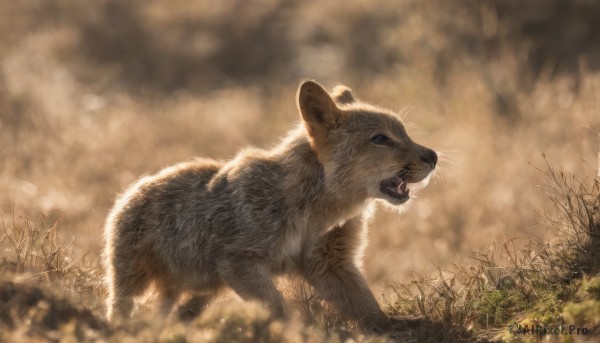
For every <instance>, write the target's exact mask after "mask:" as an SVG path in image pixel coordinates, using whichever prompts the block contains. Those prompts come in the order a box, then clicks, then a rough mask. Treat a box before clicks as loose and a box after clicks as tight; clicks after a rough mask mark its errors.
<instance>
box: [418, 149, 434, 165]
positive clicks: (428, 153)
mask: <svg viewBox="0 0 600 343" xmlns="http://www.w3.org/2000/svg"><path fill="white" fill-rule="evenodd" d="M419 157H420V158H421V161H423V162H425V163H427V164H429V165H430V166H431V169H433V168H435V165H436V164H437V160H438V158H437V154H436V153H435V151H433V150H431V149H427V150H425V152H423V153H421V155H420V156H419Z"/></svg>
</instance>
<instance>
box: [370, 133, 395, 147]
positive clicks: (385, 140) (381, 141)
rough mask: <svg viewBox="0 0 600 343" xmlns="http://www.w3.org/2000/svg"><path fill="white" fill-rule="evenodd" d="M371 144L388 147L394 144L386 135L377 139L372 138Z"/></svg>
mask: <svg viewBox="0 0 600 343" xmlns="http://www.w3.org/2000/svg"><path fill="white" fill-rule="evenodd" d="M371 142H373V143H375V144H377V145H388V144H390V143H391V142H392V140H391V139H389V138H388V137H387V136H385V135H381V134H379V135H376V136H375V137H373V138H371Z"/></svg>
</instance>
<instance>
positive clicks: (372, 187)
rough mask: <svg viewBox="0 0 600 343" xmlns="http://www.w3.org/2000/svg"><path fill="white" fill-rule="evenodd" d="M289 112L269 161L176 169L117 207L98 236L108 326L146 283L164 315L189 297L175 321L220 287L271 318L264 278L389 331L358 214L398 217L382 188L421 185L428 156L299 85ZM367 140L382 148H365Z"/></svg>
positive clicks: (241, 157) (350, 99) (338, 101)
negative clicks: (301, 286) (308, 291)
mask: <svg viewBox="0 0 600 343" xmlns="http://www.w3.org/2000/svg"><path fill="white" fill-rule="evenodd" d="M298 109H299V111H300V114H301V117H302V123H303V125H300V126H298V127H297V128H296V129H295V130H294V131H293V132H291V133H290V134H289V135H288V137H286V138H285V140H284V141H283V142H282V143H281V144H280V145H279V146H277V147H276V148H274V149H272V150H258V149H245V150H243V151H242V152H240V153H239V154H238V155H237V156H236V157H235V158H234V159H233V160H231V161H229V162H217V161H213V160H210V159H196V160H193V161H190V162H185V163H181V164H177V165H175V166H172V167H169V168H166V169H164V170H162V171H160V172H159V173H158V174H156V175H154V176H148V177H143V178H142V179H140V180H139V181H138V182H136V183H135V184H134V185H132V186H130V187H129V188H128V190H127V191H125V193H124V194H123V195H121V196H120V198H119V199H118V200H117V201H116V204H115V206H114V208H113V209H112V211H111V213H110V215H109V216H108V219H107V222H106V227H105V239H106V249H105V264H106V275H107V278H106V279H107V283H108V289H109V298H108V303H107V306H108V317H109V318H110V319H111V320H112V319H114V318H116V317H122V318H126V317H128V316H129V315H130V313H131V311H132V307H133V299H134V297H136V296H138V295H140V294H141V293H142V292H144V291H145V290H146V289H147V287H148V285H149V284H150V283H154V284H155V285H156V287H157V289H158V292H159V295H160V298H161V299H162V304H163V305H162V310H163V312H164V313H165V314H168V313H169V312H170V311H171V308H172V306H173V305H174V304H175V303H176V302H177V301H178V300H179V297H180V295H181V294H182V293H183V292H191V293H192V294H195V296H193V297H192V298H191V299H189V300H188V302H187V303H186V305H184V306H183V307H182V310H181V311H183V312H184V313H185V312H186V311H187V312H189V313H193V312H195V311H197V310H198V308H199V307H202V306H204V305H205V304H206V303H207V302H208V301H209V300H210V298H211V297H212V296H213V295H214V294H215V293H216V292H218V290H219V289H221V288H222V287H224V286H229V287H231V288H232V289H233V290H234V291H235V292H237V293H238V294H239V295H240V296H241V297H242V298H245V299H258V300H260V301H262V302H263V303H264V304H265V305H266V306H268V308H269V309H270V310H271V312H272V313H273V315H274V316H278V317H281V316H284V315H285V310H284V302H283V299H282V296H281V294H280V292H279V291H278V290H277V289H276V288H275V286H274V284H273V281H272V279H271V277H272V275H275V274H280V273H290V272H294V273H299V274H300V275H303V276H304V278H305V279H306V280H307V281H308V282H309V283H310V284H311V285H312V286H313V287H314V288H315V289H316V291H317V292H318V293H319V294H320V295H321V296H322V297H323V298H324V299H326V300H328V301H330V302H331V303H332V304H333V305H334V306H335V307H337V309H338V310H339V311H340V312H341V313H342V314H344V315H345V316H347V317H348V318H351V319H355V320H358V321H359V322H360V323H361V324H362V326H363V327H364V328H365V329H367V330H371V329H385V328H386V327H388V326H389V325H390V321H389V320H388V318H387V317H386V316H385V315H384V313H383V312H382V311H381V309H380V307H379V305H378V303H377V301H376V299H375V297H374V296H373V294H372V293H371V291H370V290H369V287H368V285H367V282H366V280H365V278H364V276H363V274H362V273H361V258H362V253H363V250H364V248H365V244H366V233H367V223H366V221H367V217H368V212H369V211H368V208H369V207H370V204H371V203H372V202H373V201H374V200H376V199H379V200H384V201H385V202H387V203H390V204H392V205H398V206H401V205H402V203H403V202H404V201H399V200H398V199H394V198H393V197H390V196H388V195H386V194H384V193H382V191H381V190H380V183H381V181H382V180H384V179H387V178H390V177H394V176H395V175H397V174H398V173H399V172H400V173H402V175H403V178H404V179H405V180H407V181H408V182H411V183H416V182H420V181H421V180H423V179H425V178H426V177H427V176H428V175H429V173H430V172H431V171H432V170H433V167H434V166H435V161H436V160H437V157H435V153H434V152H433V151H432V150H429V149H427V148H424V147H422V146H420V145H418V144H416V143H414V142H412V141H411V140H410V138H409V137H408V135H407V134H406V131H405V130H404V127H403V125H402V123H401V121H400V119H399V118H398V116H397V115H396V114H394V113H392V112H388V111H386V110H383V109H380V108H377V107H374V106H370V105H367V104H364V103H361V102H358V101H357V100H356V99H355V98H354V96H353V95H352V92H351V91H350V89H349V88H346V87H343V86H338V87H336V89H335V90H334V91H333V92H332V95H330V94H328V93H327V92H326V91H325V90H324V89H323V88H322V87H321V86H320V85H319V84H317V83H315V82H313V81H305V82H304V83H302V85H301V86H300V88H299V90H298ZM377 134H385V135H386V136H387V137H389V139H390V141H389V142H388V143H389V144H387V145H381V144H375V143H374V141H373V137H374V136H375V135H377ZM427 156H429V160H428V159H427ZM434 157H435V159H434V161H433V163H432V162H431V158H434Z"/></svg>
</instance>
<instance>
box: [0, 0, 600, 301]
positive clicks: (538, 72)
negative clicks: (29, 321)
mask: <svg viewBox="0 0 600 343" xmlns="http://www.w3.org/2000/svg"><path fill="white" fill-rule="evenodd" d="M303 78H314V79H316V80H317V81H319V82H320V83H321V84H323V85H325V86H326V87H327V88H329V89H331V88H332V87H334V86H335V85H336V84H338V83H342V84H345V85H347V86H349V87H351V88H352V89H353V91H354V92H355V94H356V95H357V96H358V97H359V98H361V99H364V100H365V101H368V102H371V103H374V104H376V105H379V106H382V107H385V108H389V109H392V110H395V111H397V112H402V113H407V116H406V122H407V126H408V127H409V133H410V134H411V135H412V137H413V139H414V140H416V141H417V142H419V143H421V144H424V145H427V146H429V147H432V148H435V149H436V150H439V151H440V152H441V153H442V154H443V155H444V158H443V162H442V163H441V165H440V168H439V169H440V170H439V172H438V174H437V176H438V177H436V178H435V179H434V180H433V182H432V183H431V184H430V186H429V187H428V188H427V189H426V190H424V191H423V192H422V193H421V196H420V198H419V199H417V200H416V201H415V202H414V204H413V206H412V208H411V210H410V211H408V212H407V213H406V214H404V215H402V216H398V215H397V214H394V213H389V212H385V211H384V210H380V211H378V212H377V214H376V217H375V219H374V221H373V223H372V225H371V231H370V235H369V237H370V245H369V249H368V253H367V255H366V258H365V265H366V271H367V275H368V278H369V279H370V281H371V282H372V284H373V285H374V288H375V289H378V288H379V289H380V287H382V286H383V285H384V284H385V282H386V281H401V282H406V281H408V280H409V279H410V278H411V277H412V275H411V274H412V273H413V272H415V273H418V274H421V275H428V273H430V272H433V271H435V269H436V268H437V267H441V268H444V269H446V268H451V266H452V264H453V263H455V262H456V263H468V262H469V256H470V253H471V252H472V251H473V250H479V249H482V248H485V247H486V246H489V245H490V244H491V243H493V242H499V243H502V242H504V241H507V240H511V239H517V241H518V239H520V238H525V237H527V235H528V234H534V235H536V236H538V237H542V238H543V239H548V240H550V239H552V233H551V232H544V231H543V229H542V227H541V226H538V223H539V220H540V212H542V211H545V210H549V209H550V208H551V206H550V205H551V204H549V203H548V200H547V199H546V197H545V196H544V194H543V193H542V192H541V191H540V190H538V189H537V188H536V185H537V184H538V183H539V182H540V180H541V179H542V176H541V174H540V172H539V171H537V170H536V169H535V168H534V167H540V168H542V169H543V168H545V163H546V162H545V161H544V159H543V158H542V154H543V153H544V154H545V157H546V159H547V160H548V162H549V163H551V164H553V165H554V166H556V167H558V168H559V169H562V170H563V171H565V172H569V173H574V174H576V175H578V176H581V177H585V176H586V175H595V173H596V172H595V170H596V168H597V163H598V161H597V152H598V150H599V145H598V134H597V132H596V131H594V130H593V128H596V129H600V113H599V112H600V2H597V1H593V0H570V1H569V0H452V1H448V0H433V1H427V2H424V1H418V0H403V1H385V0H370V1H366V0H365V1H361V0H353V1H344V2H343V3H342V2H333V1H329V2H324V1H275V0H263V1H241V0H239V1H220V2H217V1H209V0H199V1H182V0H171V1H168V2H167V1H158V0H146V1H141V0H139V1H134V0H93V1H78V0H56V1H47V0H20V1H2V2H0V214H1V216H2V218H3V220H4V221H5V222H12V221H13V220H14V221H19V220H20V219H19V218H20V217H22V216H29V217H31V218H32V219H34V220H46V221H48V222H52V221H54V220H56V219H58V218H60V223H59V226H58V233H59V236H60V237H62V238H63V239H67V238H68V237H72V236H76V237H77V238H76V241H75V243H74V245H73V249H74V256H84V255H86V256H87V258H88V259H96V260H97V259H98V258H99V252H100V249H101V247H102V226H103V223H104V219H105V217H106V215H107V213H108V210H109V209H110V207H111V205H112V203H113V201H114V199H115V197H116V194H118V193H119V192H121V191H122V190H123V189H124V187H126V186H127V185H128V184H130V183H131V182H133V181H135V180H136V179H137V178H138V177H139V176H140V175H142V174H144V173H154V172H156V171H158V170H159V169H160V168H162V167H164V166H167V165H170V164H173V163H176V162H179V161H183V160H187V159H189V158H191V157H193V156H209V157H213V158H217V159H228V158H231V157H233V156H234V154H235V153H236V152H237V151H238V150H239V149H241V148H242V147H244V146H247V145H254V146H258V147H271V146H273V145H275V144H277V142H278V141H279V140H280V139H281V138H282V137H283V136H284V135H285V134H286V132H287V131H288V130H289V129H290V128H292V127H293V126H294V125H295V122H296V121H297V120H298V119H299V115H298V113H297V111H296V107H295V99H294V96H295V92H296V87H297V86H298V84H299V81H300V80H301V79H303ZM530 163H531V164H532V165H533V166H532V165H530ZM42 215H46V217H45V219H42Z"/></svg>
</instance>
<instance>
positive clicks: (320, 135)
mask: <svg viewBox="0 0 600 343" xmlns="http://www.w3.org/2000/svg"><path fill="white" fill-rule="evenodd" d="M298 110H299V111H300V114H301V115H302V120H303V121H304V125H305V126H306V128H307V130H308V133H309V134H310V135H311V136H312V137H313V138H315V139H317V140H321V139H325V138H327V134H328V132H329V130H331V129H332V128H334V127H335V125H336V122H337V120H338V119H339V117H340V115H341V111H340V109H339V108H338V107H337V106H336V105H335V102H334V101H333V99H332V98H331V96H330V95H329V93H327V91H326V90H325V89H324V88H323V87H322V86H321V85H319V84H318V83H316V82H314V81H311V80H308V81H304V82H303V83H302V84H301V85H300V87H299V88H298Z"/></svg>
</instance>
